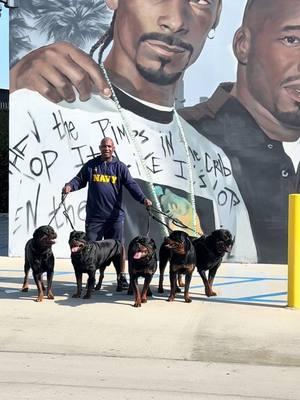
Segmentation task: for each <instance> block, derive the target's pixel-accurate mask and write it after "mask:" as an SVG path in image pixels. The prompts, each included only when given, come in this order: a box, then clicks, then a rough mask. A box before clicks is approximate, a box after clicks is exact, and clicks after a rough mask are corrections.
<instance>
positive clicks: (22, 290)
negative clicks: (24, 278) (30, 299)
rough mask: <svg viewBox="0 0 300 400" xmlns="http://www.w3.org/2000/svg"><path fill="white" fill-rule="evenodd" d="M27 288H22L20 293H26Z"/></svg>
mask: <svg viewBox="0 0 300 400" xmlns="http://www.w3.org/2000/svg"><path fill="white" fill-rule="evenodd" d="M28 290H29V289H28V287H22V289H21V292H28Z"/></svg>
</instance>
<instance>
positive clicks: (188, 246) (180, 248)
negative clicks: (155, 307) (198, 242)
mask: <svg viewBox="0 0 300 400" xmlns="http://www.w3.org/2000/svg"><path fill="white" fill-rule="evenodd" d="M159 255H160V281H159V291H160V292H161V291H163V286H162V284H163V273H164V270H165V267H166V264H167V262H168V261H169V262H170V284H171V292H170V295H169V298H168V301H173V300H174V299H175V295H176V291H178V290H177V285H176V281H177V280H179V285H181V286H182V282H181V279H180V277H181V275H182V274H183V275H185V283H184V301H185V302H186V303H191V301H192V300H191V298H190V296H189V288H190V283H191V279H192V274H193V271H194V269H195V266H196V253H195V249H194V246H193V244H192V240H191V239H190V237H189V235H188V234H187V233H185V232H183V231H174V232H172V233H171V234H170V236H168V237H167V238H165V241H164V242H163V244H162V246H161V248H160V252H159Z"/></svg>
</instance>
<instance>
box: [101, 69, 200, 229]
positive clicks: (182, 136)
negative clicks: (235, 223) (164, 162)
mask: <svg viewBox="0 0 300 400" xmlns="http://www.w3.org/2000/svg"><path fill="white" fill-rule="evenodd" d="M100 68H101V70H102V72H103V74H104V77H105V79H106V81H107V83H108V85H109V87H110V90H111V92H112V99H113V101H114V103H115V104H116V106H117V109H118V111H119V113H120V116H121V118H122V122H123V124H124V127H125V130H126V133H127V135H128V138H129V140H130V141H131V144H132V145H133V147H134V149H135V152H136V155H137V158H138V161H139V164H140V166H141V167H142V169H143V171H144V173H145V176H146V178H147V181H148V182H147V183H148V185H149V188H150V191H151V195H152V198H153V200H154V203H155V207H156V208H157V209H158V210H159V211H162V209H161V205H160V202H159V199H158V196H157V193H156V191H155V187H154V182H153V180H152V176H151V174H150V173H149V171H148V168H147V166H146V163H145V160H144V157H143V153H142V150H141V148H140V145H139V143H138V141H137V140H136V138H135V135H134V133H133V132H132V129H131V127H130V125H129V124H128V122H127V118H126V117H125V115H124V113H123V108H122V107H121V105H120V102H119V100H118V98H117V96H116V93H115V91H114V88H113V85H112V83H111V81H110V79H109V76H108V73H107V71H106V69H105V67H104V64H103V63H100ZM173 112H174V115H175V117H176V122H177V125H178V128H179V133H180V139H181V140H182V142H183V144H184V149H185V153H186V159H187V167H188V174H189V197H190V202H191V206H192V221H193V226H192V230H193V233H194V235H197V233H196V232H197V231H196V204H195V194H194V183H193V172H192V166H191V158H190V154H189V148H188V144H187V141H186V138H185V133H184V130H183V127H182V124H181V121H180V117H179V115H178V113H177V111H176V109H175V106H174V107H173ZM160 218H161V219H163V215H160ZM162 222H163V224H164V231H165V234H166V235H168V234H169V233H168V231H167V229H166V227H165V224H166V221H165V220H163V221H162Z"/></svg>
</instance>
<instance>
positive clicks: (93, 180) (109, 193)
mask: <svg viewBox="0 0 300 400" xmlns="http://www.w3.org/2000/svg"><path fill="white" fill-rule="evenodd" d="M87 183H88V184H89V187H88V198H87V204H86V222H87V223H89V222H93V221H94V222H95V221H103V220H109V219H111V220H114V221H115V220H122V219H124V210H123V208H122V194H123V193H122V192H123V186H125V187H126V189H127V190H128V191H129V193H130V194H131V195H132V197H133V198H134V199H135V200H137V201H138V202H140V203H143V202H144V200H145V199H146V196H145V195H144V193H143V192H142V190H141V188H140V187H139V185H138V184H137V183H136V182H135V180H134V179H133V178H132V176H131V175H130V172H129V170H128V168H127V167H126V165H125V164H124V163H122V162H121V161H119V160H117V159H116V158H113V159H112V161H102V160H101V156H98V157H96V158H94V159H93V160H90V161H88V162H87V163H86V164H84V165H83V167H82V168H81V170H80V171H79V173H78V174H77V175H76V176H75V178H73V179H72V180H71V181H70V182H69V183H67V185H70V186H71V187H72V191H75V190H79V189H82V188H84V187H85V186H86V185H87Z"/></svg>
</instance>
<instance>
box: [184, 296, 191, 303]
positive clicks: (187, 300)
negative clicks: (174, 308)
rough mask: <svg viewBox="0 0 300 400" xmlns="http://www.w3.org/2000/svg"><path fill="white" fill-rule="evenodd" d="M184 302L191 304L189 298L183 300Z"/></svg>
mask: <svg viewBox="0 0 300 400" xmlns="http://www.w3.org/2000/svg"><path fill="white" fill-rule="evenodd" d="M184 301H185V303H191V302H192V299H190V298H189V297H187V298H185V299H184Z"/></svg>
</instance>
